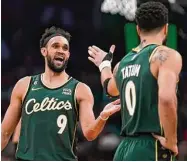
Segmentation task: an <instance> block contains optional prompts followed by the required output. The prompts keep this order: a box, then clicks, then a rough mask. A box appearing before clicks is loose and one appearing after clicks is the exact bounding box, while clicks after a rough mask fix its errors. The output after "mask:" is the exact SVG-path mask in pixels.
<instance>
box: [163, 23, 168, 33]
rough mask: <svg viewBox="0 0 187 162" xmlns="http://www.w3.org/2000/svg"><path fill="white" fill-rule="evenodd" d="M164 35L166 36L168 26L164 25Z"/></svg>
mask: <svg viewBox="0 0 187 162" xmlns="http://www.w3.org/2000/svg"><path fill="white" fill-rule="evenodd" d="M164 34H165V35H167V34H168V24H166V25H164Z"/></svg>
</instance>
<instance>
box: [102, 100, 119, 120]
mask: <svg viewBox="0 0 187 162" xmlns="http://www.w3.org/2000/svg"><path fill="white" fill-rule="evenodd" d="M120 109H121V105H120V99H117V100H115V101H113V102H111V103H109V104H107V105H106V106H105V107H104V109H103V111H102V112H101V114H100V116H101V117H102V118H103V119H107V118H109V117H110V116H111V115H113V114H114V113H116V112H118V111H119V110H120Z"/></svg>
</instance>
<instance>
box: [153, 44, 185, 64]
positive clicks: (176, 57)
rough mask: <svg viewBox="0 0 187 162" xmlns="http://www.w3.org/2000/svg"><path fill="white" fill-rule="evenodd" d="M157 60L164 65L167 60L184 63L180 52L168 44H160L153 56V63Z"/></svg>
mask: <svg viewBox="0 0 187 162" xmlns="http://www.w3.org/2000/svg"><path fill="white" fill-rule="evenodd" d="M155 62H157V63H158V64H159V65H163V64H164V63H165V62H170V63H176V62H178V63H180V62H181V63H182V57H181V55H180V53H179V52H177V51H176V50H174V49H171V48H168V47H166V46H159V47H158V48H157V50H156V51H155V53H154V54H153V56H152V58H151V63H155Z"/></svg>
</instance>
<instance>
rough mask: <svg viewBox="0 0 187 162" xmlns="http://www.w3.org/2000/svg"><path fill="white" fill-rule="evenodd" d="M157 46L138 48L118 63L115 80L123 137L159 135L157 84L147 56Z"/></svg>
mask: <svg viewBox="0 0 187 162" xmlns="http://www.w3.org/2000/svg"><path fill="white" fill-rule="evenodd" d="M156 47H157V45H154V44H151V45H148V46H146V47H144V48H142V49H139V48H138V47H137V48H135V49H133V50H132V51H131V52H129V53H128V54H127V55H126V56H125V57H124V58H123V59H122V60H121V62H120V64H119V67H118V71H117V75H116V82H117V86H118V89H119V91H120V99H121V105H122V107H121V116H122V130H121V134H122V135H123V136H133V135H138V134H141V133H156V134H161V127H160V122H159V116H158V85H157V80H156V78H155V77H154V76H153V75H152V73H151V71H150V62H149V59H150V56H151V54H152V53H153V52H154V50H155V49H156Z"/></svg>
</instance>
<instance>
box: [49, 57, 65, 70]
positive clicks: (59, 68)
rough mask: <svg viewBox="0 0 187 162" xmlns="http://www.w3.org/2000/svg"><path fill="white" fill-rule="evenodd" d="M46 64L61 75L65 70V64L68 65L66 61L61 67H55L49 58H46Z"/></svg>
mask: <svg viewBox="0 0 187 162" xmlns="http://www.w3.org/2000/svg"><path fill="white" fill-rule="evenodd" d="M47 64H48V67H49V68H50V69H51V70H52V71H53V72H55V73H61V72H63V71H64V70H65V69H66V68H67V64H68V59H67V60H65V61H64V64H63V66H61V67H56V66H55V64H54V62H53V61H52V59H51V57H48V56H47Z"/></svg>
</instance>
